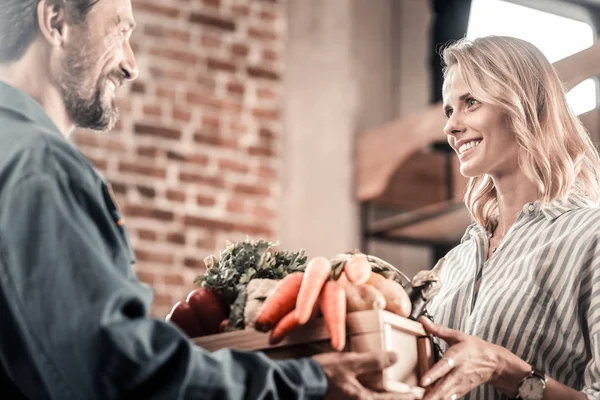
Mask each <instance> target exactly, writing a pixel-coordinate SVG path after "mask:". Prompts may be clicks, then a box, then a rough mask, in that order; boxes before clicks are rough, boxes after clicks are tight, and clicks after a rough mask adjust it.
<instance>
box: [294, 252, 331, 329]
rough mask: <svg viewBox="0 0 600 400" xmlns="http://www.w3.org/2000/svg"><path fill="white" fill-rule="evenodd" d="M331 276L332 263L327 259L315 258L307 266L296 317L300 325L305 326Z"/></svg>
mask: <svg viewBox="0 0 600 400" xmlns="http://www.w3.org/2000/svg"><path fill="white" fill-rule="evenodd" d="M329 274H331V263H330V262H329V260H328V259H326V258H325V257H315V258H313V259H312V260H310V262H309V263H308V265H307V266H306V269H305V270H304V279H303V280H302V286H300V293H298V300H296V315H297V316H298V323H299V324H300V325H304V324H305V323H306V322H307V321H308V319H309V318H310V314H311V313H312V311H313V308H314V307H315V304H316V303H317V299H318V298H319V293H321V288H322V287H323V285H324V284H325V282H326V281H327V279H329Z"/></svg>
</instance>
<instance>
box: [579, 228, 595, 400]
mask: <svg viewBox="0 0 600 400" xmlns="http://www.w3.org/2000/svg"><path fill="white" fill-rule="evenodd" d="M596 236H597V235H596ZM590 253H591V254H590V258H589V262H588V263H586V264H585V265H584V268H583V270H582V274H581V289H580V293H579V306H580V313H581V315H582V316H583V318H582V319H583V321H585V324H584V328H586V329H587V335H586V348H587V349H588V351H589V353H590V354H591V359H590V360H589V362H588V363H587V365H586V367H585V372H584V375H583V382H584V387H583V390H582V392H583V393H585V394H586V395H587V397H588V399H590V400H600V238H596V240H595V243H594V245H593V246H592V251H591V252H590Z"/></svg>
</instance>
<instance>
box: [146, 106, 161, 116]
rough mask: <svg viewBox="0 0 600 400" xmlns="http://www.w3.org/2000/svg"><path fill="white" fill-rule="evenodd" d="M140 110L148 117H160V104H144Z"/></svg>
mask: <svg viewBox="0 0 600 400" xmlns="http://www.w3.org/2000/svg"><path fill="white" fill-rule="evenodd" d="M142 111H143V113H144V115H145V116H148V117H160V116H161V115H162V112H161V109H160V106H159V105H157V104H145V105H144V107H143V110H142Z"/></svg>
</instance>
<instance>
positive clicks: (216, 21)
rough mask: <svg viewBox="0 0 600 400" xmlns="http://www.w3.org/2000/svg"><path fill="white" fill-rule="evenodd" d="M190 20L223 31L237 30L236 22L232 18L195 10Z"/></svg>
mask: <svg viewBox="0 0 600 400" xmlns="http://www.w3.org/2000/svg"><path fill="white" fill-rule="evenodd" d="M190 22H191V23H193V24H200V25H204V26H208V27H211V28H215V29H220V30H223V31H229V32H233V31H235V22H234V21H232V20H230V19H225V18H219V17H215V16H212V15H208V14H202V13H197V12H193V13H191V15H190Z"/></svg>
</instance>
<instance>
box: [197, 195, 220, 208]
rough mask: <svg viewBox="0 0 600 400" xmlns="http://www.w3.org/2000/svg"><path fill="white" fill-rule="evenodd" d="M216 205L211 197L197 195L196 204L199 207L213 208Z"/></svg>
mask: <svg viewBox="0 0 600 400" xmlns="http://www.w3.org/2000/svg"><path fill="white" fill-rule="evenodd" d="M216 203H217V201H216V199H215V198H214V197H211V196H204V195H201V194H199V195H197V196H196V204H198V205H199V206H204V207H206V206H210V207H212V206H214V205H215V204H216Z"/></svg>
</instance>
